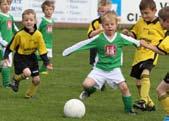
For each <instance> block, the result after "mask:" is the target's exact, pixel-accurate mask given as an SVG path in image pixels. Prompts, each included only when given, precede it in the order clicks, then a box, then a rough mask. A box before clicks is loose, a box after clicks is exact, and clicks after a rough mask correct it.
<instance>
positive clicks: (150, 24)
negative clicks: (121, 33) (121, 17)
mask: <svg viewBox="0 0 169 121" xmlns="http://www.w3.org/2000/svg"><path fill="white" fill-rule="evenodd" d="M139 8H140V12H141V16H142V17H141V18H140V19H139V20H138V21H137V22H136V24H135V25H134V26H133V28H132V29H131V32H127V34H129V35H130V36H132V37H134V38H137V39H145V40H146V41H147V42H150V43H152V44H153V45H157V44H158V43H159V41H160V40H161V39H162V38H163V37H164V30H163V29H162V27H161V26H160V23H159V19H158V17H156V16H155V14H156V11H157V10H156V4H155V2H154V1H153V0H142V1H141V2H140V5H139ZM157 59H158V54H156V53H154V52H153V51H151V50H149V49H146V48H144V47H140V48H137V49H136V51H135V56H134V61H133V64H132V70H131V74H130V75H131V76H132V77H134V78H135V79H136V86H137V88H138V92H139V97H140V99H139V100H138V101H136V102H135V104H134V105H133V106H134V107H135V108H138V109H141V110H143V111H155V104H154V102H153V101H152V99H151V98H150V95H149V92H150V73H151V70H152V68H153V67H154V66H155V65H156V63H157Z"/></svg>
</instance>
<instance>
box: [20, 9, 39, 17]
mask: <svg viewBox="0 0 169 121" xmlns="http://www.w3.org/2000/svg"><path fill="white" fill-rule="evenodd" d="M29 14H33V15H34V16H35V19H36V13H35V11H34V10H33V9H26V10H25V11H24V12H23V13H22V19H23V18H24V16H25V15H29Z"/></svg>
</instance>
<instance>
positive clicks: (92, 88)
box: [85, 87, 96, 96]
mask: <svg viewBox="0 0 169 121" xmlns="http://www.w3.org/2000/svg"><path fill="white" fill-rule="evenodd" d="M85 91H86V92H87V93H88V94H89V96H90V95H91V94H92V93H94V92H96V88H95V87H90V88H87V89H85Z"/></svg>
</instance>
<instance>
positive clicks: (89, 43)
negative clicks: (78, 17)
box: [62, 35, 99, 56]
mask: <svg viewBox="0 0 169 121" xmlns="http://www.w3.org/2000/svg"><path fill="white" fill-rule="evenodd" d="M98 36H99V35H96V36H94V37H93V38H90V39H86V40H84V41H81V42H78V43H76V44H74V45H73V46H71V47H69V48H67V49H65V50H64V51H63V53H62V55H63V56H68V55H70V54H71V53H73V52H75V51H78V50H87V49H90V48H95V47H96V44H95V41H94V40H95V39H96V38H97V37H98Z"/></svg>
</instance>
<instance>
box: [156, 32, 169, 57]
mask: <svg viewBox="0 0 169 121" xmlns="http://www.w3.org/2000/svg"><path fill="white" fill-rule="evenodd" d="M157 48H158V49H159V50H161V51H163V52H164V53H166V54H169V31H168V32H166V37H165V38H164V39H163V40H162V41H161V42H160V43H159V45H158V46H157Z"/></svg>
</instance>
